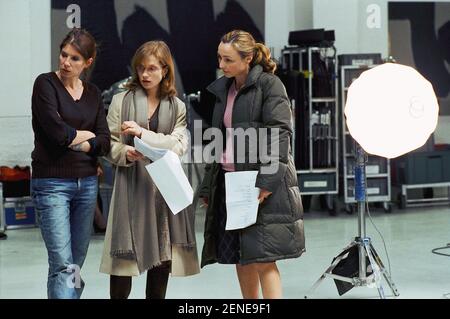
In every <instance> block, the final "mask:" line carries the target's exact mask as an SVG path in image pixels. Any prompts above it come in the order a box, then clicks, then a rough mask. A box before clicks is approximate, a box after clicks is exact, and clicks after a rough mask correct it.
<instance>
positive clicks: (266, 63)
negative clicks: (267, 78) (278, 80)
mask: <svg viewBox="0 0 450 319" xmlns="http://www.w3.org/2000/svg"><path fill="white" fill-rule="evenodd" d="M220 41H221V42H222V43H230V44H231V45H232V46H233V48H235V49H236V51H237V52H238V53H239V55H240V56H241V58H242V59H243V58H245V57H247V56H252V61H251V62H250V65H251V66H252V67H253V66H255V65H257V64H259V65H261V66H262V67H263V69H264V72H268V73H274V72H275V70H276V68H277V64H276V63H275V62H274V61H273V60H272V58H271V56H270V50H269V48H267V47H266V46H265V45H264V44H263V43H258V42H256V41H255V39H254V38H253V36H252V35H251V34H250V33H248V32H246V31H242V30H233V31H231V32H228V33H227V34H225V35H224V36H223V37H222V39H221V40H220Z"/></svg>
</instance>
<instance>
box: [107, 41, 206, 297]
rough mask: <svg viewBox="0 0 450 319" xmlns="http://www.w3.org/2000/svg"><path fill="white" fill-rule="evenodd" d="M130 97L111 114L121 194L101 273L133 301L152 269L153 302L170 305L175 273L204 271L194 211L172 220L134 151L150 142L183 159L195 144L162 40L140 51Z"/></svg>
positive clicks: (116, 195) (149, 289)
mask: <svg viewBox="0 0 450 319" xmlns="http://www.w3.org/2000/svg"><path fill="white" fill-rule="evenodd" d="M131 66H132V71H133V74H132V79H131V80H130V82H129V83H128V85H127V88H128V90H127V91H126V92H122V93H119V94H117V95H115V96H114V97H113V99H112V102H111V105H110V109H109V112H108V117H107V121H108V125H109V128H110V130H111V132H112V133H111V152H110V153H109V155H108V157H107V159H108V160H109V161H110V162H111V163H113V164H114V165H116V171H115V179H114V189H113V195H112V200H111V206H110V212H109V217H108V226H107V229H106V234H105V245H104V250H103V257H102V263H101V266H100V271H101V272H103V273H107V274H110V275H111V276H110V296H111V298H112V299H125V298H128V296H129V294H130V291H131V283H132V280H131V278H132V276H138V275H140V274H142V273H143V272H145V271H147V285H146V298H148V299H163V298H165V295H166V289H167V283H168V278H169V274H170V273H172V276H189V275H194V274H197V273H198V272H199V271H200V270H199V266H198V257H197V248H196V242H195V232H194V211H193V209H192V205H191V206H189V207H188V208H186V209H185V210H183V211H181V212H179V213H178V214H177V215H174V214H172V212H171V211H170V209H169V207H168V206H167V204H166V202H165V201H164V199H163V197H162V195H161V193H160V192H159V191H158V189H157V188H156V186H155V184H154V183H153V181H152V179H151V177H150V176H149V174H148V172H147V170H146V168H145V166H146V165H147V164H149V163H150V160H148V159H146V158H144V156H143V155H142V154H140V153H139V152H138V151H136V149H135V148H134V145H133V138H134V137H138V138H140V139H141V140H142V141H143V142H145V143H146V144H148V145H150V146H153V147H157V148H163V149H169V150H172V151H173V152H175V153H176V154H177V155H179V156H182V155H183V154H184V153H185V152H186V150H187V146H188V138H187V131H186V107H185V105H184V103H183V102H182V101H181V100H180V99H178V98H177V97H176V93H177V92H176V89H175V72H174V63H173V59H172V55H171V53H170V50H169V48H168V46H167V45H166V44H165V43H164V42H162V41H150V42H146V43H144V44H143V45H142V46H141V47H140V48H139V49H138V50H137V51H136V53H135V55H134V57H133V60H132V63H131Z"/></svg>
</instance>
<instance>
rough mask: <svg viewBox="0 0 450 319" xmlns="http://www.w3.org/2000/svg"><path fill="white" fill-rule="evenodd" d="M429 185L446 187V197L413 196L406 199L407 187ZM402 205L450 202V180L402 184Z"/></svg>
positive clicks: (413, 205) (416, 187)
mask: <svg viewBox="0 0 450 319" xmlns="http://www.w3.org/2000/svg"><path fill="white" fill-rule="evenodd" d="M429 187H442V188H447V197H435V198H417V199H416V198H413V199H408V189H421V188H429ZM401 201H402V205H401V206H402V207H404V208H406V207H417V206H431V205H436V204H443V205H445V204H450V182H444V183H429V184H402V199H401Z"/></svg>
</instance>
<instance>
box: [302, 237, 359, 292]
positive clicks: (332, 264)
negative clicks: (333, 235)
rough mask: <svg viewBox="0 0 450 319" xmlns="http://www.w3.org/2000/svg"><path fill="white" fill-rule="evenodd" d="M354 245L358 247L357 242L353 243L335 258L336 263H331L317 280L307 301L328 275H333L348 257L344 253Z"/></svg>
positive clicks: (310, 290)
mask: <svg viewBox="0 0 450 319" xmlns="http://www.w3.org/2000/svg"><path fill="white" fill-rule="evenodd" d="M354 245H357V244H356V243H355V242H352V243H351V244H349V245H348V246H347V247H345V248H344V249H343V250H342V252H341V253H340V254H339V255H338V256H337V257H335V259H334V261H333V262H332V263H331V265H330V267H328V268H327V270H325V271H324V273H323V274H322V275H321V276H320V277H319V279H317V281H316V282H315V283H314V285H313V286H312V287H311V288H310V289H309V291H308V293H307V294H306V295H305V299H307V298H308V296H310V295H312V293H313V292H314V291H315V290H316V289H317V287H319V285H320V284H321V283H322V281H323V280H324V279H325V278H326V276H327V274H331V272H332V271H333V269H334V268H335V267H336V266H337V264H338V263H339V262H340V261H341V260H342V259H343V258H344V257H345V256H346V254H344V253H343V252H345V251H346V250H348V249H349V248H351V247H353V246H354Z"/></svg>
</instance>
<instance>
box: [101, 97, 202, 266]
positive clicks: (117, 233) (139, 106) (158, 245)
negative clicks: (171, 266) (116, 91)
mask: <svg viewBox="0 0 450 319" xmlns="http://www.w3.org/2000/svg"><path fill="white" fill-rule="evenodd" d="M147 114H148V113H147V95H146V94H145V92H144V91H143V90H142V89H137V90H136V91H129V92H128V93H127V94H126V95H125V97H124V99H123V103H122V113H121V123H122V122H123V121H128V120H129V121H135V122H136V123H137V124H138V125H139V126H141V127H144V128H148V119H147ZM176 118H177V107H176V100H175V99H174V98H166V99H162V100H161V104H160V107H159V111H158V129H157V132H158V133H162V134H166V135H167V134H171V133H172V131H173V129H174V127H175V124H176ZM121 142H122V143H124V144H127V145H132V146H133V136H130V135H121ZM148 163H149V161H144V160H141V161H137V162H136V163H135V164H134V165H132V166H131V167H117V168H116V173H115V185H114V187H115V194H116V196H115V197H114V198H113V203H112V205H114V210H113V213H114V216H113V221H114V222H113V226H112V227H113V229H112V234H113V235H112V238H111V252H110V254H111V256H112V257H114V258H124V259H133V260H136V261H137V264H138V268H139V270H140V272H143V271H145V270H146V269H149V268H151V267H154V266H157V265H159V264H161V262H162V261H164V260H166V259H167V256H166V254H165V252H164V251H167V250H168V249H169V251H170V245H180V246H182V247H185V248H186V249H195V231H194V210H193V205H190V206H189V207H188V208H186V209H185V210H183V211H181V212H180V213H178V214H177V215H173V214H172V212H171V211H170V209H169V207H168V206H167V204H166V202H165V201H164V199H163V197H162V196H161V194H160V192H159V191H158V189H157V188H156V186H155V184H154V183H153V181H152V179H151V177H150V176H149V175H148V173H147V170H146V169H145V165H147V164H148ZM167 222H168V227H167ZM167 228H168V229H167ZM167 231H168V234H167ZM169 236H170V237H169ZM169 258H170V256H169Z"/></svg>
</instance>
